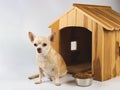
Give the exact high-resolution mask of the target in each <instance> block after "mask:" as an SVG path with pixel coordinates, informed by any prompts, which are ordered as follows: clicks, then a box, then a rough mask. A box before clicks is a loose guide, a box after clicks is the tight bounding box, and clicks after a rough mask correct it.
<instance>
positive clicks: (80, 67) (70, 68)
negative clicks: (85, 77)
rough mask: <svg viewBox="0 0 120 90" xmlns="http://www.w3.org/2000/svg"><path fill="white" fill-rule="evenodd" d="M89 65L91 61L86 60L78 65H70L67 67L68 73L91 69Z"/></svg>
mask: <svg viewBox="0 0 120 90" xmlns="http://www.w3.org/2000/svg"><path fill="white" fill-rule="evenodd" d="M91 67H92V66H91V63H90V62H88V63H82V64H78V65H71V66H68V67H67V69H68V73H70V74H76V73H79V72H89V71H91Z"/></svg>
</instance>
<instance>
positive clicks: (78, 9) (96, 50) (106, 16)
mask: <svg viewBox="0 0 120 90" xmlns="http://www.w3.org/2000/svg"><path fill="white" fill-rule="evenodd" d="M71 26H72V27H84V28H86V30H89V31H91V32H92V73H93V74H94V79H95V80H99V81H105V80H108V79H111V78H113V77H116V76H120V55H119V53H120V50H119V48H120V13H118V12H116V11H114V10H112V8H111V7H109V6H99V5H83V4H74V5H73V8H72V9H71V10H69V11H68V12H66V13H65V14H64V15H62V16H61V17H60V18H58V19H57V20H56V21H55V22H54V23H52V24H51V25H50V28H51V29H52V30H51V31H52V32H55V33H56V36H55V41H54V42H53V43H52V45H53V47H54V48H55V49H56V51H58V52H60V41H61V39H60V30H62V29H63V28H65V27H71ZM66 34H67V33H66ZM75 36H76V37H77V36H78V35H75ZM64 38H65V39H66V37H65V36H64V37H63V38H62V39H64ZM79 38H80V37H79ZM83 40H86V39H84V38H83ZM73 71H74V70H73Z"/></svg>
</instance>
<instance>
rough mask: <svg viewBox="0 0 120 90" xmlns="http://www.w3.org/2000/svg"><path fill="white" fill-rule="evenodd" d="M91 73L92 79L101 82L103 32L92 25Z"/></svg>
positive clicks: (100, 28)
mask: <svg viewBox="0 0 120 90" xmlns="http://www.w3.org/2000/svg"><path fill="white" fill-rule="evenodd" d="M92 40H93V41H92V72H93V74H94V79H95V80H99V81H102V80H103V78H102V77H103V76H102V75H103V73H102V72H103V66H102V65H103V60H104V32H103V28H102V27H101V26H99V25H98V24H96V23H93V31H92Z"/></svg>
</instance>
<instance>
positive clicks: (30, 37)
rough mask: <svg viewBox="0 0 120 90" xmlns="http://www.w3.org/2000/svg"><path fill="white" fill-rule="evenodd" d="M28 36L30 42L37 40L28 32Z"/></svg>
mask: <svg viewBox="0 0 120 90" xmlns="http://www.w3.org/2000/svg"><path fill="white" fill-rule="evenodd" d="M28 36H29V39H30V41H31V42H33V41H34V39H35V35H34V34H33V33H32V32H28Z"/></svg>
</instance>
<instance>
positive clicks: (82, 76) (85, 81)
mask: <svg viewBox="0 0 120 90" xmlns="http://www.w3.org/2000/svg"><path fill="white" fill-rule="evenodd" d="M74 77H75V81H76V84H77V85H78V86H82V87H87V86H90V85H91V84H92V81H93V75H92V74H90V73H77V74H75V76H74Z"/></svg>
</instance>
